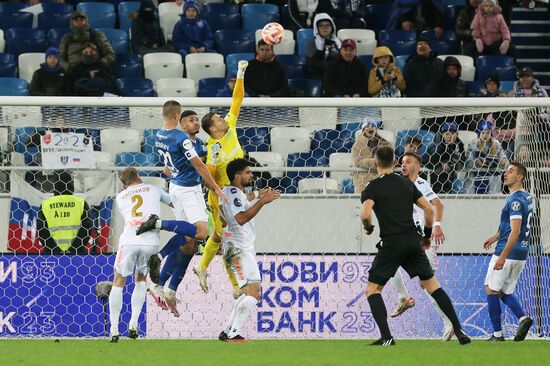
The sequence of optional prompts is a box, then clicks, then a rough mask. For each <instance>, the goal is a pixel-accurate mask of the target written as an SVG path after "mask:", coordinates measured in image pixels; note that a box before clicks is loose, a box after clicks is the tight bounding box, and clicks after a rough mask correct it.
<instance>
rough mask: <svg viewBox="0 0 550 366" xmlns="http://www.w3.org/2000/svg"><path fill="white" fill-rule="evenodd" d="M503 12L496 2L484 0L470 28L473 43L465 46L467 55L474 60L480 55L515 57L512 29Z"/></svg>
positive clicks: (494, 0)
mask: <svg viewBox="0 0 550 366" xmlns="http://www.w3.org/2000/svg"><path fill="white" fill-rule="evenodd" d="M501 12H502V9H501V8H500V6H498V5H497V4H496V0H483V2H482V3H481V5H480V6H479V8H478V11H477V12H476V15H475V16H474V20H473V21H472V25H471V27H470V28H471V30H472V38H473V41H472V42H470V43H468V44H466V45H465V46H464V54H465V55H468V56H471V57H473V58H474V59H475V58H477V57H478V56H479V55H507V56H511V57H515V47H514V45H513V44H511V43H510V41H511V35H510V29H509V28H508V26H507V25H506V22H505V21H504V17H503V16H502V14H501Z"/></svg>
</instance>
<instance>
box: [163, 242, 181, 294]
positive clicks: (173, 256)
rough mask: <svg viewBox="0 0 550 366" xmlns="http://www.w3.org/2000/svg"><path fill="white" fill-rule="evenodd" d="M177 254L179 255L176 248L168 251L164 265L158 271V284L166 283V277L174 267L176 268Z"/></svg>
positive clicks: (168, 276) (167, 277)
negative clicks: (170, 251)
mask: <svg viewBox="0 0 550 366" xmlns="http://www.w3.org/2000/svg"><path fill="white" fill-rule="evenodd" d="M167 245H168V244H167ZM178 255H179V251H177V250H176V251H173V252H172V253H170V254H169V255H168V257H167V258H166V261H165V262H164V265H163V266H162V269H161V271H160V278H159V285H160V286H163V287H164V284H165V283H166V281H168V279H169V278H170V276H171V275H172V273H173V272H174V268H176V263H177V258H178Z"/></svg>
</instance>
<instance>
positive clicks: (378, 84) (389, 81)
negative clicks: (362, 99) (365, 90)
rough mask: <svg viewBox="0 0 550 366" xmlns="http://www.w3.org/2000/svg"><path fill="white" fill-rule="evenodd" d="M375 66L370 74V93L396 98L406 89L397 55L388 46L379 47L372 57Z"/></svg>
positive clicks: (376, 95)
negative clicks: (397, 63)
mask: <svg viewBox="0 0 550 366" xmlns="http://www.w3.org/2000/svg"><path fill="white" fill-rule="evenodd" d="M372 64H373V65H374V67H373V68H372V69H371V70H370V74H369V94H370V95H371V96H373V97H381V98H395V97H400V96H401V93H402V92H404V91H405V86H406V84H405V79H404V78H403V74H401V70H399V67H397V66H395V57H394V56H393V53H392V52H391V50H390V49H389V48H388V47H386V46H381V47H377V48H376V49H375V50H374V55H373V57H372Z"/></svg>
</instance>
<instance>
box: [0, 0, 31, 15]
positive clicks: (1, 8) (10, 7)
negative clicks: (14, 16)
mask: <svg viewBox="0 0 550 366" xmlns="http://www.w3.org/2000/svg"><path fill="white" fill-rule="evenodd" d="M27 6H28V5H27V4H25V3H24V2H0V13H16V12H18V11H20V10H21V9H23V8H26V7H27Z"/></svg>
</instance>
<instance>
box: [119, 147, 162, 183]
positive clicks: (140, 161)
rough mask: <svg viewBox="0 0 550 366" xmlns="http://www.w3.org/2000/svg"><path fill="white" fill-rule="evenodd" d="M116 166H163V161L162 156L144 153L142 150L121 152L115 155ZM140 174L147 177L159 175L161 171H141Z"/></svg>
mask: <svg viewBox="0 0 550 366" xmlns="http://www.w3.org/2000/svg"><path fill="white" fill-rule="evenodd" d="M115 166H124V167H126V166H134V167H153V166H162V162H161V160H160V157H159V156H158V155H156V154H144V153H142V152H119V153H117V154H116V155H115ZM138 170H139V168H138ZM139 174H140V175H143V176H146V177H150V176H153V177H158V176H159V175H160V172H145V171H140V173H139Z"/></svg>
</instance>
